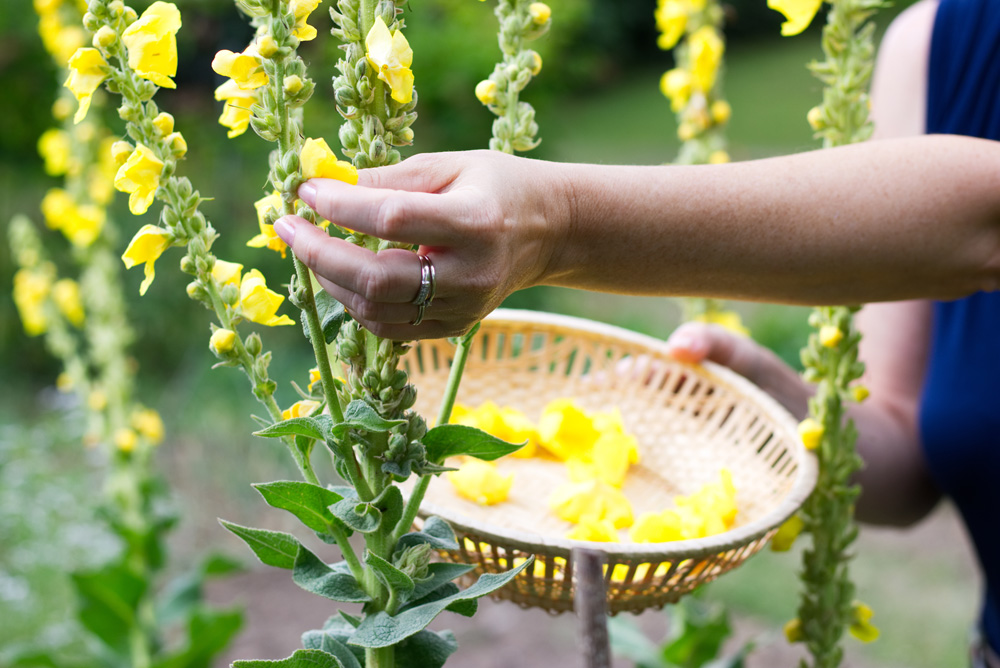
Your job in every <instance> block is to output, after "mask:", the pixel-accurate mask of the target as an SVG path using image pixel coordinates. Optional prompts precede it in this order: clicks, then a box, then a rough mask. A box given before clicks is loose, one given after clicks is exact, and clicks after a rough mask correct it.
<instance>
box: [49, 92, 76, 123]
mask: <svg viewBox="0 0 1000 668" xmlns="http://www.w3.org/2000/svg"><path fill="white" fill-rule="evenodd" d="M72 114H73V103H72V102H70V101H69V98H68V97H59V99H57V100H56V101H55V102H53V103H52V116H53V117H54V118H55V119H56V120H57V121H65V120H66V119H67V118H69V117H70V116H71V115H72Z"/></svg>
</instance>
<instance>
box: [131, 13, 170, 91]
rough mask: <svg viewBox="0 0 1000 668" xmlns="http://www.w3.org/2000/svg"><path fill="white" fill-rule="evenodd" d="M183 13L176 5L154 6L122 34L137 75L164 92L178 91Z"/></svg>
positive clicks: (132, 66)
mask: <svg viewBox="0 0 1000 668" xmlns="http://www.w3.org/2000/svg"><path fill="white" fill-rule="evenodd" d="M180 29H181V13H180V11H179V10H178V9H177V6H176V5H174V4H173V3H172V2H160V1H159V0H158V1H157V2H154V3H153V4H151V5H150V6H149V7H148V8H147V9H146V11H144V12H143V13H142V16H140V17H139V19H138V20H137V21H135V22H134V23H132V25H130V26H129V27H128V28H126V29H125V32H123V33H122V42H123V43H124V44H125V47H126V48H127V49H128V65H129V67H131V68H132V69H133V70H135V73H136V75H138V76H139V77H142V78H143V79H148V80H149V81H152V82H153V83H155V84H156V85H157V86H160V87H162V88H176V87H177V85H176V84H175V83H174V82H173V80H172V79H171V78H170V77H173V76H175V75H176V74H177V37H176V35H177V31H178V30H180Z"/></svg>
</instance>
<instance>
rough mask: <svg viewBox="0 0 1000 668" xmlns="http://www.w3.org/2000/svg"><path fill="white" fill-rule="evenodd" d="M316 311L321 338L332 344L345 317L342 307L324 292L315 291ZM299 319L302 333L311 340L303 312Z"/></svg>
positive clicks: (345, 313) (306, 317)
mask: <svg viewBox="0 0 1000 668" xmlns="http://www.w3.org/2000/svg"><path fill="white" fill-rule="evenodd" d="M316 310H317V311H318V312H319V324H320V327H321V328H322V330H323V338H324V339H326V342H327V343H328V344H330V343H333V340H334V339H336V338H337V334H339V333H340V327H341V325H343V324H344V320H346V317H347V312H346V311H345V310H344V305H343V304H341V303H340V302H338V301H337V300H336V299H334V298H333V297H331V296H330V295H329V294H328V293H327V292H326V291H325V290H317V291H316ZM301 317H302V331H303V332H305V335H306V338H307V339H310V340H312V338H311V337H310V336H309V319H308V315H307V314H306V311H305V310H303V311H302V316H301Z"/></svg>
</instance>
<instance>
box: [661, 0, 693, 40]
mask: <svg viewBox="0 0 1000 668" xmlns="http://www.w3.org/2000/svg"><path fill="white" fill-rule="evenodd" d="M654 16H655V17H656V29H657V30H659V31H660V36H659V37H658V38H657V39H656V45H657V46H658V47H660V48H661V49H663V50H664V51H669V50H670V49H672V48H674V47H675V46H677V42H679V41H680V39H681V37H683V36H684V29H685V28H686V27H687V19H688V8H687V6H685V5H684V3H682V2H677V0H666V1H665V2H661V3H660V4H659V6H658V7H657V8H656V13H655V14H654Z"/></svg>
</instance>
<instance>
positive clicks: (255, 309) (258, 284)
mask: <svg viewBox="0 0 1000 668" xmlns="http://www.w3.org/2000/svg"><path fill="white" fill-rule="evenodd" d="M283 301H285V298H284V297H282V296H281V295H279V294H278V293H277V292H274V291H272V290H269V289H268V287H267V283H266V282H265V281H264V276H263V275H262V274H261V273H260V272H259V271H257V270H256V269H251V270H250V271H249V272H248V273H247V274H246V275H245V276H244V277H243V280H242V281H241V282H240V311H241V312H242V313H243V317H245V318H246V319H247V320H250V321H251V322H256V323H258V324H260V325H266V326H268V327H276V326H278V325H294V324H295V321H293V320H292V319H291V318H289V317H288V316H287V315H282V316H278V315H277V311H278V307H280V306H281V303H282V302H283Z"/></svg>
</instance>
